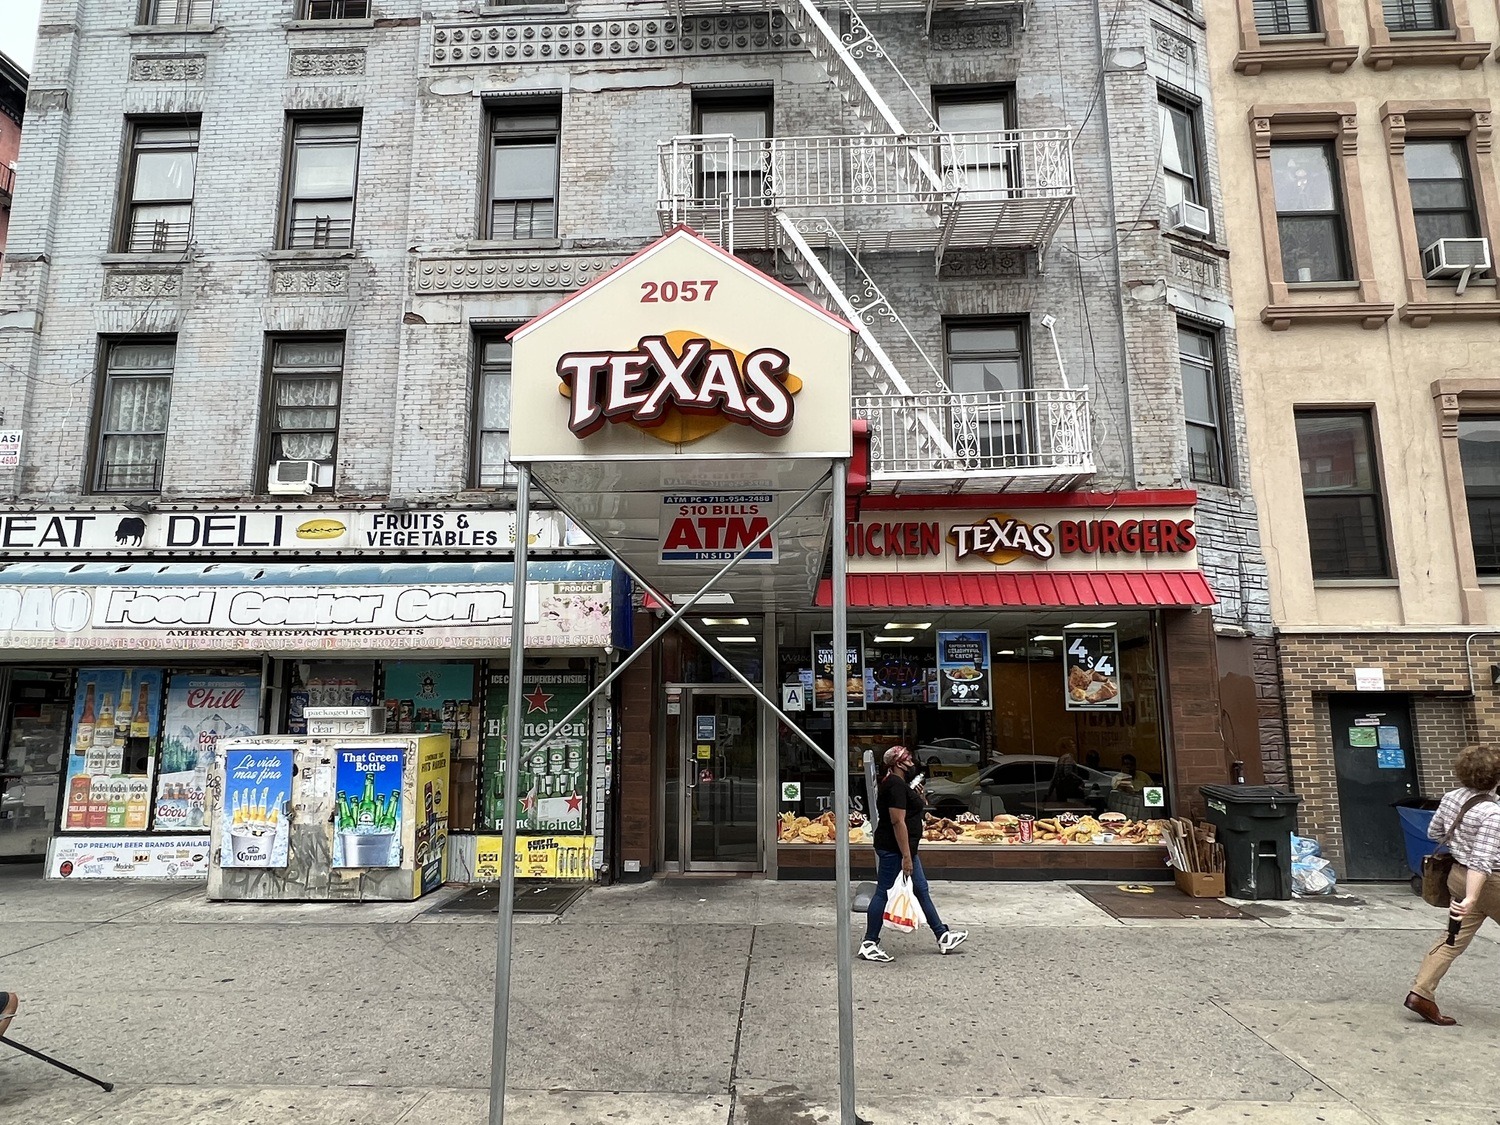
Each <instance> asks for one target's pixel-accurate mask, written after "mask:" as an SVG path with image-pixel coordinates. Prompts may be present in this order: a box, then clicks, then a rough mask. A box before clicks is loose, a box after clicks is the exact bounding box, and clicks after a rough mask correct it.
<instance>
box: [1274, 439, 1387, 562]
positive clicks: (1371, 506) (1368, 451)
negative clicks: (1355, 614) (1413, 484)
mask: <svg viewBox="0 0 1500 1125" xmlns="http://www.w3.org/2000/svg"><path fill="white" fill-rule="evenodd" d="M1297 453H1298V456H1299V457H1300V459H1301V463H1302V500H1303V504H1304V505H1305V507H1306V509H1307V539H1308V547H1309V549H1310V551H1311V553H1312V572H1313V577H1314V578H1387V577H1389V575H1390V571H1389V568H1388V566H1387V562H1386V550H1385V509H1384V505H1383V502H1382V500H1381V496H1380V472H1379V468H1378V466H1377V464H1376V461H1375V437H1374V431H1373V427H1372V425H1371V421H1370V412H1369V411H1367V410H1351V411H1347V412H1338V413H1335V412H1331V411H1299V412H1298V413H1297Z"/></svg>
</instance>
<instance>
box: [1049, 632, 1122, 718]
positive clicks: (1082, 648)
mask: <svg viewBox="0 0 1500 1125" xmlns="http://www.w3.org/2000/svg"><path fill="white" fill-rule="evenodd" d="M1063 681H1064V692H1065V694H1064V700H1065V702H1066V705H1067V709H1068V710H1069V711H1118V710H1120V704H1121V699H1120V641H1119V635H1118V634H1117V633H1114V632H1108V633H1099V632H1081V631H1074V630H1071V629H1064V630H1063Z"/></svg>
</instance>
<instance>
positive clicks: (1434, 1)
mask: <svg viewBox="0 0 1500 1125" xmlns="http://www.w3.org/2000/svg"><path fill="white" fill-rule="evenodd" d="M1445 2H1446V0H1383V3H1382V5H1381V7H1382V9H1383V10H1384V14H1385V29H1386V30H1387V31H1443V30H1444V29H1446V28H1447V26H1448V19H1447V12H1446V11H1444V4H1445Z"/></svg>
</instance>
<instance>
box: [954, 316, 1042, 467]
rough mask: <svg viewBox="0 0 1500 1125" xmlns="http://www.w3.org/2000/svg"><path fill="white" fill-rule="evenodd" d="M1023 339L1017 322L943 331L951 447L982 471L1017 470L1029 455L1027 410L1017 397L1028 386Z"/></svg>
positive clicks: (1023, 400)
mask: <svg viewBox="0 0 1500 1125" xmlns="http://www.w3.org/2000/svg"><path fill="white" fill-rule="evenodd" d="M1026 335H1027V333H1026V324H1025V322H1024V321H1020V320H1010V321H999V320H997V321H982V322H973V321H965V322H958V323H951V324H949V325H947V331H946V337H945V343H946V347H947V355H946V370H947V376H948V386H949V388H950V389H951V390H953V392H954V393H955V395H956V396H959V397H957V399H956V401H955V402H954V403H953V406H952V410H953V419H952V424H951V427H950V429H951V430H952V441H953V443H954V445H955V447H956V448H957V449H958V450H959V452H960V455H961V456H965V457H970V456H975V455H977V456H978V457H979V458H980V459H981V462H980V464H981V467H1004V466H1006V465H1012V466H1014V465H1020V464H1022V463H1024V461H1025V458H1026V457H1027V455H1028V454H1029V453H1030V451H1031V442H1030V433H1031V414H1030V407H1031V404H1030V402H1029V401H1028V400H1027V396H1025V395H1023V394H1021V393H1019V392H1021V391H1024V390H1025V389H1027V388H1028V387H1030V386H1031V373H1030V370H1029V368H1030V363H1029V355H1028V349H1027V347H1026Z"/></svg>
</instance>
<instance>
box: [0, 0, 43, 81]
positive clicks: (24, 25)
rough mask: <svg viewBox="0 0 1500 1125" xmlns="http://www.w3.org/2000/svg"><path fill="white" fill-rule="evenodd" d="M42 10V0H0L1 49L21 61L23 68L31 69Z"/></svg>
mask: <svg viewBox="0 0 1500 1125" xmlns="http://www.w3.org/2000/svg"><path fill="white" fill-rule="evenodd" d="M41 10H42V0H0V51H4V52H5V53H6V54H7V55H9V56H10V57H11V58H13V59H15V60H16V62H18V63H20V65H21V68H22V69H23V70H28V71H29V70H30V69H31V54H32V51H33V49H34V48H35V47H36V22H37V17H38V15H39V14H40V13H41Z"/></svg>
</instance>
